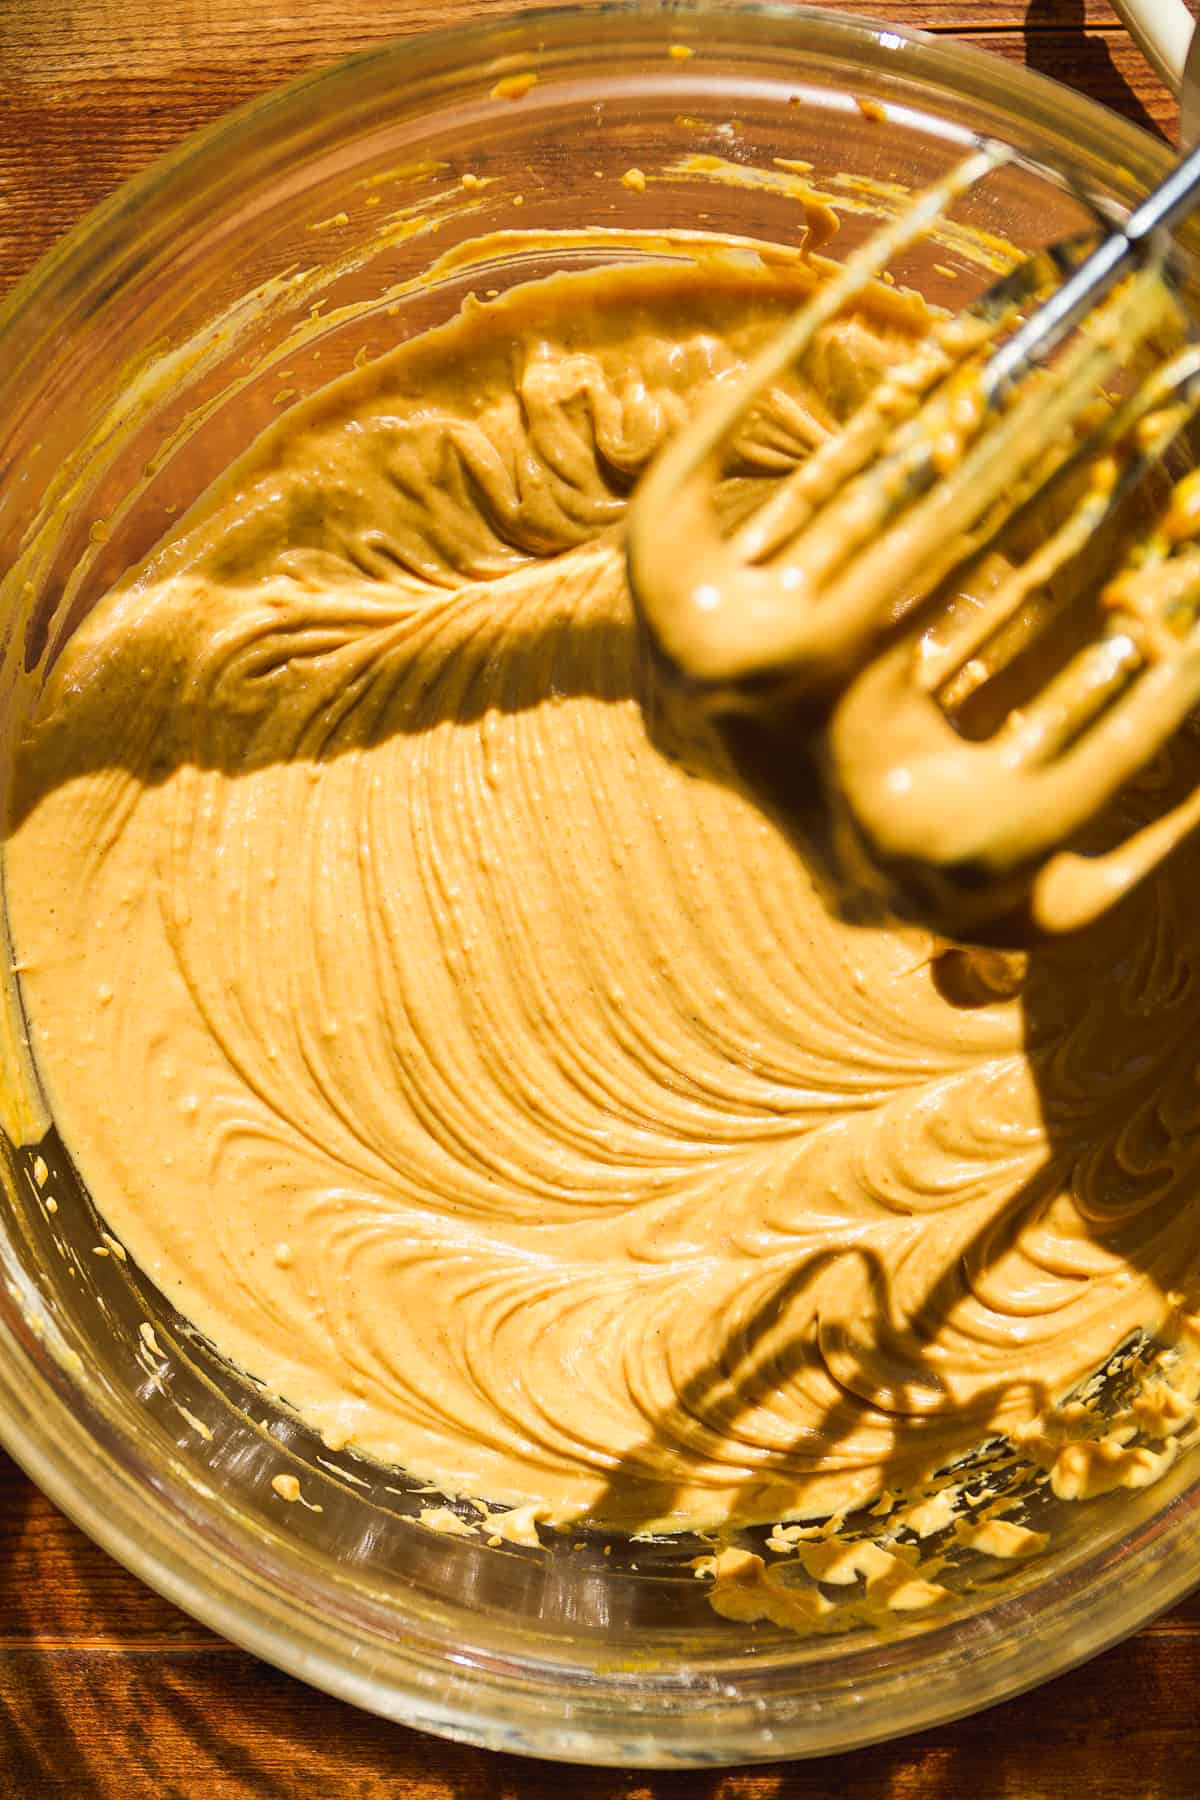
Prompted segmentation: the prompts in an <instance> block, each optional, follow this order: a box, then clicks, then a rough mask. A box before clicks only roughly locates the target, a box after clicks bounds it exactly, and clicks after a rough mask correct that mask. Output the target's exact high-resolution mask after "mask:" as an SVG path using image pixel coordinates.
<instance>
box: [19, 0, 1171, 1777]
mask: <svg viewBox="0 0 1200 1800" xmlns="http://www.w3.org/2000/svg"><path fill="white" fill-rule="evenodd" d="M515 4H516V0H441V3H440V4H436V3H430V4H424V5H423V4H422V3H421V0H293V3H292V4H285V3H283V0H274V3H273V4H267V5H263V4H262V0H0V291H3V290H5V289H6V288H7V287H8V285H9V284H10V283H11V282H12V281H14V280H15V279H16V278H17V277H18V276H20V275H21V274H22V273H23V272H24V271H25V270H26V269H27V268H28V267H29V266H30V265H31V264H32V263H33V262H34V261H35V260H36V259H37V258H38V257H39V256H40V255H41V254H42V252H43V251H45V250H47V249H48V248H49V247H50V245H51V244H52V243H53V242H54V240H55V239H56V238H57V237H58V236H59V235H60V234H61V233H62V232H63V231H65V230H66V229H67V227H68V226H70V225H72V224H74V222H75V221H76V220H77V219H78V218H80V217H81V216H82V215H83V214H84V213H85V212H86V211H88V209H89V208H90V207H91V206H93V205H94V204H95V203H96V201H98V200H100V199H101V198H102V197H103V196H104V195H105V194H107V193H108V192H109V191H110V190H111V189H112V188H113V187H115V186H116V185H117V184H118V183H119V182H121V181H124V180H125V179H126V177H127V176H130V175H133V174H134V173H135V172H136V171H137V170H139V169H140V168H142V167H143V166H144V165H145V164H146V163H147V162H149V161H150V160H151V159H152V158H153V157H155V156H157V155H158V154H159V152H160V151H163V150H165V149H167V148H168V146H170V145H172V144H174V143H176V142H177V141H178V140H179V139H180V138H181V137H183V136H184V134H185V133H186V132H188V131H190V130H191V129H192V128H193V127H194V126H196V125H200V124H202V123H204V122H205V121H207V120H209V119H212V118H215V117H216V116H217V115H218V114H220V113H222V112H225V111H226V110H227V109H228V108H229V107H231V106H233V105H235V104H237V103H238V102H239V101H242V100H245V99H248V98H249V97H251V96H252V95H254V94H256V93H259V92H261V91H262V90H264V89H266V88H269V87H273V86H275V85H276V84H277V83H279V82H281V81H285V80H287V79H289V78H290V77H292V76H295V75H298V74H300V73H301V72H302V71H304V70H306V69H310V68H313V67H317V66H320V65H321V64H324V63H329V62H333V61H335V60H336V59H337V58H338V57H340V56H343V55H345V54H348V53H349V52H350V51H352V50H356V49H363V48H366V47H367V46H368V45H371V44H375V43H381V42H383V41H384V40H386V39H388V38H390V37H395V36H398V35H400V34H402V33H404V32H410V31H418V30H421V29H422V28H425V27H428V26H431V25H434V24H438V25H442V24H446V23H448V22H450V20H451V19H452V18H455V17H465V16H467V15H476V16H479V15H482V14H485V13H502V12H507V11H511V10H512V9H513V6H514V5H515ZM862 4H863V7H864V9H865V10H868V11H873V12H874V13H876V14H877V15H884V14H886V15H887V16H889V17H890V18H891V19H893V20H895V21H898V22H901V23H904V24H917V25H923V26H925V27H927V28H932V29H934V30H937V31H954V32H957V33H959V34H960V35H961V36H963V37H966V38H969V39H971V40H972V41H973V42H975V43H977V44H980V45H983V46H984V47H986V48H987V49H990V50H993V51H995V52H996V53H997V54H999V55H1001V56H1005V57H1008V58H1010V59H1012V60H1013V61H1017V62H1019V61H1022V60H1024V61H1026V62H1028V63H1030V64H1031V65H1032V66H1034V67H1035V68H1038V69H1040V70H1042V71H1043V72H1045V73H1047V74H1050V75H1055V76H1057V77H1059V78H1060V79H1061V80H1064V81H1068V82H1071V83H1072V84H1073V85H1075V86H1077V87H1080V88H1083V89H1085V90H1086V91H1087V92H1088V93H1090V94H1091V95H1092V96H1093V97H1094V98H1096V99H1099V100H1103V101H1104V102H1105V103H1106V104H1107V105H1109V106H1111V107H1113V108H1115V109H1116V110H1117V111H1118V112H1121V113H1123V114H1125V115H1126V117H1129V118H1133V119H1136V120H1137V121H1138V122H1139V123H1141V124H1143V125H1146V126H1148V127H1149V128H1150V129H1153V130H1158V131H1161V132H1163V133H1165V134H1166V135H1167V136H1172V135H1173V132H1174V112H1175V109H1174V105H1173V103H1172V101H1171V99H1170V97H1169V96H1168V95H1167V94H1166V93H1165V92H1164V90H1163V89H1162V88H1161V87H1160V86H1159V84H1158V83H1157V82H1156V81H1155V80H1154V79H1153V78H1152V77H1151V76H1150V75H1149V74H1148V72H1147V70H1146V68H1145V65H1144V64H1143V63H1142V61H1141V59H1140V57H1139V55H1138V53H1137V51H1136V50H1135V49H1134V48H1133V46H1132V45H1131V44H1130V43H1129V41H1128V39H1127V38H1126V37H1125V36H1124V34H1123V32H1122V31H1121V29H1120V27H1119V26H1118V25H1117V23H1116V21H1115V19H1114V17H1113V15H1112V13H1111V12H1110V11H1109V10H1108V8H1107V6H1106V5H1104V4H1103V0H1028V7H1027V10H1025V11H1024V12H1023V11H1022V7H1021V4H1020V0H973V3H972V0H925V3H924V4H920V3H918V0H890V4H889V3H888V0H874V3H872V0H862ZM1198 1696H1200V1595H1197V1596H1194V1597H1193V1598H1192V1599H1191V1600H1190V1601H1188V1602H1186V1603H1185V1604H1184V1605H1182V1606H1180V1607H1177V1608H1176V1610H1175V1611H1174V1612H1173V1613H1171V1614H1170V1615H1169V1616H1168V1617H1166V1618H1164V1619H1161V1620H1159V1621H1158V1622H1157V1623H1156V1624H1154V1625H1151V1626H1149V1627H1148V1628H1147V1629H1146V1630H1145V1631H1143V1632H1142V1633H1141V1634H1140V1635H1139V1636H1138V1637H1136V1638H1134V1639H1132V1640H1131V1641H1130V1642H1128V1643H1126V1644H1124V1645H1122V1646H1120V1647H1119V1648H1118V1649H1115V1650H1112V1651H1110V1652H1109V1653H1108V1655H1106V1656H1103V1657H1101V1658H1099V1660H1097V1661H1096V1662H1093V1663H1092V1664H1090V1665H1089V1666H1088V1667H1087V1668H1085V1669H1082V1670H1079V1671H1077V1672H1076V1673H1074V1674H1071V1675H1066V1676H1063V1677H1062V1678H1061V1679H1060V1680H1058V1681H1055V1682H1052V1683H1051V1684H1050V1685H1049V1686H1048V1687H1045V1688H1042V1689H1041V1690H1040V1691H1039V1692H1038V1693H1036V1694H1032V1695H1029V1696H1027V1697H1025V1698H1023V1699H1020V1700H1016V1701H1012V1702H1010V1703H1009V1704H1008V1705H1006V1706H1003V1707H999V1708H995V1709H993V1710H992V1711H990V1712H988V1713H984V1714H982V1715H980V1716H978V1717H976V1718H974V1719H969V1720H966V1721H964V1722H963V1723H961V1724H958V1725H951V1726H946V1727H944V1728H942V1729H941V1730H938V1731H931V1732H925V1733H924V1734H922V1735H921V1736H919V1737H915V1738H909V1739H905V1740H903V1741H901V1742H898V1743H893V1744H890V1745H887V1746H884V1747H882V1748H878V1749H874V1750H869V1751H864V1752H861V1753H858V1754H856V1755H853V1756H850V1757H843V1758H834V1759H827V1760H823V1761H820V1762H812V1763H793V1764H790V1765H785V1766H778V1767H768V1768H760V1769H751V1770H730V1771H728V1772H725V1773H716V1774H708V1775H703V1776H700V1775H696V1776H685V1775H668V1776H655V1775H646V1774H641V1773H636V1772H626V1773H621V1772H613V1771H605V1770H595V1771H584V1770H578V1771H571V1770H568V1769H566V1768H564V1767H563V1766H561V1765H553V1764H541V1763H533V1762H524V1761H520V1760H518V1759H516V1758H512V1757H498V1756H490V1755H488V1754H486V1753H484V1752H481V1751H476V1750H467V1749H462V1748H460V1747H459V1746H457V1745H453V1744H445V1743H441V1742H439V1741H437V1740H435V1739H433V1738H426V1737H422V1736H419V1735H418V1734H416V1733H414V1732H410V1731H405V1730H403V1729H400V1728H399V1727H396V1726H391V1725H387V1724H384V1723H383V1722H382V1721H380V1720H377V1719H373V1718H370V1717H368V1716H367V1715H365V1714H363V1713H359V1712H356V1711H354V1710H353V1709H351V1708H350V1707H348V1706H345V1705H343V1704H341V1703H340V1702H338V1701H336V1700H331V1699H328V1698H327V1697H326V1696H325V1695H323V1694H318V1693H316V1692H314V1691H313V1690H311V1689H309V1688H307V1687H304V1686H302V1685H301V1684H300V1683H299V1682H297V1681H293V1680H292V1679H290V1678H289V1677H288V1676H286V1675H280V1674H277V1673H276V1671H275V1670H273V1669H271V1668H268V1667H267V1666H265V1665H264V1664H262V1663H259V1662H256V1661H255V1659H254V1658H253V1657H251V1656H248V1655H246V1654H245V1653H244V1652H243V1651H241V1650H237V1649H235V1648H234V1647H233V1646H232V1645H230V1644H227V1643H224V1642H223V1641H222V1640H221V1639H219V1638H216V1637H214V1636H213V1635H212V1634H211V1633H210V1632H208V1631H205V1630H204V1629H202V1628H201V1627H200V1626H199V1625H196V1624H193V1622H192V1621H191V1620H190V1619H189V1618H187V1617H185V1616H184V1615H183V1614H182V1613H180V1612H178V1611H177V1610H176V1609H175V1608H174V1607H172V1606H170V1605H168V1604H167V1602H166V1601H164V1600H161V1599H159V1598H158V1596H157V1595H156V1594H153V1593H151V1592H150V1591H149V1590H148V1589H147V1588H145V1587H143V1586H142V1585H141V1584H140V1583H139V1582H138V1581H136V1580H135V1579H134V1578H133V1576H131V1575H129V1574H127V1573H126V1572H125V1570H124V1569H122V1568H120V1567H119V1566H118V1565H117V1564H116V1563H114V1562H112V1561H111V1560H110V1559H109V1558H108V1557H107V1556H105V1555H104V1553H103V1552H102V1551H100V1550H98V1549H96V1548H95V1546H94V1545H92V1544H91V1543H90V1542H89V1541H88V1540H87V1539H86V1538H85V1537H83V1536H82V1535H81V1533H80V1532H78V1531H77V1530H76V1529H75V1528H74V1527H73V1526H72V1525H70V1524H68V1522H67V1521H66V1520H65V1519H64V1518H63V1517H62V1516H61V1515H60V1514H59V1513H58V1512H57V1511H56V1510H55V1508H54V1507H53V1506H51V1505H50V1503H49V1502H48V1501H47V1500H45V1499H44V1498H43V1497H42V1495H41V1494H40V1493H39V1492H38V1491H37V1489H36V1488H34V1487H33V1486H32V1485H31V1484H30V1483H29V1482H28V1481H27V1480H25V1478H24V1477H23V1476H22V1475H21V1474H20V1473H19V1471H18V1470H17V1469H15V1468H14V1467H13V1465H12V1464H11V1463H10V1462H9V1461H8V1460H7V1459H6V1458H3V1457H2V1456H0V1800H9V1796H11V1797H12V1800H50V1797H51V1796H54V1795H63V1796H69V1800H90V1797H91V1796H93V1795H96V1796H109V1795H112V1796H119V1797H120V1800H142V1797H143V1796H145V1797H146V1800H172V1797H173V1796H181V1797H184V1800H193V1797H200V1796H203V1797H204V1800H228V1797H230V1796H235V1795H236V1796H241V1795H252V1796H260V1795H261V1796H291V1795H296V1794H302V1793H303V1794H313V1795H319V1796H321V1800H350V1797H351V1796H354V1800H376V1797H377V1796H379V1797H382V1796H385V1795H386V1796H394V1797H395V1800H485V1797H486V1800H549V1797H550V1796H558V1795H560V1794H564V1793H567V1792H570V1793H571V1794H572V1795H573V1796H575V1797H576V1800H802V1797H803V1800H810V1797H811V1800H815V1797H817V1796H827V1795H840V1794H843V1793H846V1794H852V1795H853V1796H854V1797H855V1800H914V1797H916V1800H960V1797H962V1800H1058V1797H1059V1796H1063V1797H1064V1800H1066V1797H1067V1796H1070V1800H1083V1796H1085V1795H1086V1796H1091V1797H1092V1800H1151V1797H1154V1800H1197V1796H1200V1705H1198Z"/></svg>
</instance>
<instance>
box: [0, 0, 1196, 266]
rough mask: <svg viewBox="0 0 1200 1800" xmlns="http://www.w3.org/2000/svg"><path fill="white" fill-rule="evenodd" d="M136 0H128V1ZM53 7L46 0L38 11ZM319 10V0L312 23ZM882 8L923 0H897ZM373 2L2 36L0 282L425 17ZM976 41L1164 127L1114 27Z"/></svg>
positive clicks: (1160, 108) (1167, 102) (1166, 101)
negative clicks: (119, 198)
mask: <svg viewBox="0 0 1200 1800" xmlns="http://www.w3.org/2000/svg"><path fill="white" fill-rule="evenodd" d="M144 4H145V0H136V5H135V6H133V8H132V10H134V11H136V10H137V9H139V8H141V7H143V6H144ZM223 5H224V0H222V8H223ZM59 10H60V9H59V6H58V0H55V4H54V5H53V6H51V7H50V8H49V13H50V14H51V15H53V14H55V13H57V12H58V11H59ZM324 10H325V6H324V0H320V3H319V5H318V23H319V15H320V13H321V12H322V11H324ZM488 10H493V11H499V10H506V7H505V5H504V0H479V11H480V12H481V13H482V12H484V11H488ZM892 10H893V11H894V12H896V13H898V14H899V13H906V12H907V13H913V12H916V11H918V10H921V9H918V8H917V7H916V6H915V5H911V4H906V5H905V6H901V7H894V8H893V9H892ZM931 10H936V9H931ZM941 10H942V11H943V12H944V13H947V14H949V13H950V12H951V10H952V9H951V8H950V7H949V6H948V5H944V6H943V7H942V9H941ZM972 10H973V11H974V10H975V9H972ZM999 10H1000V9H999V7H997V16H998V15H999ZM381 14H382V17H383V19H384V20H386V21H389V23H386V24H382V25H381V26H380V27H379V28H378V29H376V27H375V26H374V25H372V26H371V28H370V29H359V30H357V31H353V30H349V29H348V30H347V31H346V32H345V33H344V34H343V36H342V38H341V40H340V41H338V42H337V43H335V42H334V40H333V38H332V36H330V37H328V38H326V37H325V36H322V35H321V33H320V32H315V33H314V34H313V36H312V37H301V36H299V35H298V34H292V35H288V36H278V35H276V36H274V37H273V38H272V40H271V41H270V43H269V46H268V47H269V52H270V53H269V55H267V54H265V53H262V54H259V55H258V56H256V57H255V58H250V57H249V55H248V52H247V51H246V39H245V38H244V37H243V36H242V35H240V32H239V29H238V27H237V26H236V24H235V22H234V21H232V20H230V21H229V24H228V35H227V36H226V37H225V38H223V39H221V40H220V44H219V46H218V48H217V49H213V48H210V47H209V46H208V45H207V43H206V47H205V51H204V54H203V58H202V59H201V58H200V57H195V58H193V57H190V56H188V55H186V54H185V46H184V44H183V40H182V39H179V38H175V37H173V36H172V34H174V33H175V32H176V31H178V30H179V29H180V28H179V27H178V26H177V25H172V26H171V27H170V28H169V31H168V33H167V34H164V33H162V32H149V33H148V36H147V39H146V41H145V43H144V44H143V45H141V46H140V47H138V46H136V45H134V44H132V43H131V44H130V45H129V46H128V59H127V61H126V62H125V64H124V66H123V67H122V69H121V72H120V74H119V75H117V74H113V73H111V72H108V71H106V72H105V73H104V74H101V75H97V74H96V73H94V72H93V71H94V66H95V65H94V63H93V61H92V59H91V58H89V59H88V61H87V64H86V67H87V70H88V73H87V75H86V77H85V76H83V75H82V74H81V73H80V72H79V67H78V65H76V68H75V72H74V74H73V75H71V76H70V77H69V78H68V77H67V76H66V75H65V74H64V75H63V76H62V77H61V78H60V79H57V80H52V79H50V78H49V77H48V76H47V73H46V71H47V70H51V71H53V70H56V69H61V68H64V67H65V66H66V63H65V59H66V58H67V56H68V52H67V50H65V49H64V48H63V46H62V45H61V44H59V43H58V42H57V40H55V39H53V38H51V37H50V36H49V35H46V37H45V40H44V42H45V48H46V52H47V61H46V63H45V64H42V63H39V62H37V61H36V60H31V58H30V52H29V43H28V40H27V39H24V38H22V39H20V40H17V41H15V42H13V43H12V44H11V45H9V46H8V47H7V48H6V46H5V44H4V42H3V38H2V36H0V114H2V117H3V128H2V130H0V292H2V291H3V290H4V289H5V288H6V287H8V286H9V285H11V283H12V282H13V281H15V280H16V279H17V278H18V277H19V276H20V275H22V274H24V273H25V271H26V270H27V269H29V268H31V267H32V266H33V264H34V263H35V262H36V261H37V260H38V258H39V257H41V256H43V255H44V254H45V252H46V251H47V250H49V248H50V247H51V245H52V244H54V243H55V242H56V241H57V239H58V238H60V237H61V236H62V235H63V233H64V232H65V231H67V230H68V229H69V228H70V227H71V226H72V225H74V224H75V223H76V222H77V221H78V220H79V219H81V218H82V217H83V216H84V215H85V214H86V213H87V212H89V211H90V210H91V208H92V207H94V206H95V205H97V204H98V202H99V201H100V200H102V199H103V198H104V197H105V196H106V195H107V194H109V193H111V192H112V190H113V189H114V188H116V187H118V186H120V184H121V183H122V182H123V181H126V180H128V179H129V178H130V177H131V176H133V175H135V174H136V173H137V172H138V171H139V170H140V169H142V168H144V167H145V166H146V164H147V163H150V162H152V161H153V160H154V159H155V157H158V156H161V155H162V154H163V153H164V152H165V151H166V150H168V149H170V148H171V147H172V146H173V145H174V144H177V143H178V142H179V141H180V140H181V139H182V138H184V137H185V136H186V135H187V133H188V132H189V131H190V130H192V129H194V128H195V127H196V126H198V125H201V124H207V123H209V122H210V121H212V120H213V119H215V118H218V117H219V116H220V115H221V114H222V113H224V112H228V111H229V110H230V109H231V108H232V107H233V106H236V105H239V104H241V103H242V102H243V101H246V100H250V99H253V98H254V97H255V96H256V95H257V94H260V93H262V92H264V91H266V90H267V89H269V88H271V87H274V86H277V85H278V84H279V83H280V82H281V81H285V80H291V79H293V78H295V77H296V76H299V75H301V74H303V73H305V72H306V71H307V70H309V69H312V68H317V67H320V66H322V65H323V64H325V63H327V62H330V61H333V60H336V58H337V57H338V55H339V54H343V53H348V52H349V51H350V50H352V49H357V48H366V47H368V46H369V45H370V44H371V43H379V42H383V41H385V40H386V39H387V38H388V37H389V36H392V35H394V34H395V29H396V26H397V24H398V22H399V21H400V20H402V19H413V20H420V19H426V18H427V17H428V9H427V8H424V7H422V6H420V5H399V6H397V5H391V6H388V7H385V8H383V9H381ZM2 16H3V15H0V17H2ZM34 16H35V17H36V18H38V19H40V18H41V16H42V15H41V14H40V13H37V14H35V15H34ZM244 16H245V9H243V15H242V17H243V20H244ZM1010 17H1011V13H1010ZM978 42H979V43H980V44H982V45H983V47H984V48H986V49H988V50H989V51H991V52H993V53H994V54H996V55H998V56H1001V57H1004V58H1005V59H1006V60H1007V61H1010V62H1022V61H1025V60H1028V61H1029V62H1030V63H1031V64H1032V66H1034V67H1036V68H1037V69H1039V70H1040V71H1041V72H1042V73H1043V74H1047V75H1051V76H1053V77H1055V78H1056V79H1058V80H1063V81H1066V80H1071V79H1077V81H1078V85H1080V86H1084V87H1086V89H1087V91H1088V93H1090V94H1091V95H1092V96H1093V97H1094V98H1095V99H1098V100H1101V101H1103V103H1104V104H1105V105H1107V106H1110V107H1112V108H1113V110H1114V111H1115V112H1119V113H1121V114H1122V115H1123V116H1124V117H1126V118H1130V119H1132V120H1133V121H1134V122H1135V123H1136V124H1139V125H1142V126H1143V127H1145V128H1146V129H1148V130H1152V131H1156V132H1158V133H1160V134H1162V135H1165V136H1171V135H1172V134H1173V132H1174V124H1175V113H1176V107H1175V102H1174V100H1173V99H1172V98H1171V96H1170V95H1169V94H1168V93H1167V92H1166V90H1165V89H1164V88H1163V87H1161V85H1160V84H1159V83H1157V82H1155V81H1153V80H1150V79H1148V78H1147V73H1146V68H1145V64H1144V63H1143V62H1142V60H1141V57H1140V56H1139V54H1138V52H1137V50H1136V49H1135V48H1134V47H1133V45H1132V44H1131V43H1130V41H1129V39H1128V38H1127V37H1125V36H1124V34H1123V33H1118V32H1116V31H1110V30H1095V31H1089V32H1086V33H1081V32H1077V31H1074V30H1064V29H1061V28H1048V29H1045V30H1040V29H1039V30H1038V31H1036V32H1029V33H1026V32H1023V31H1018V30H1015V29H1013V28H1012V26H1011V24H1010V25H1008V26H1005V27H1003V28H997V29H991V28H989V29H988V30H987V31H986V32H984V33H982V34H978ZM122 45H123V48H124V47H125V46H124V40H122ZM221 46H223V48H222V47H221ZM113 54H116V53H115V52H114V53H113ZM239 58H240V60H239Z"/></svg>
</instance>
